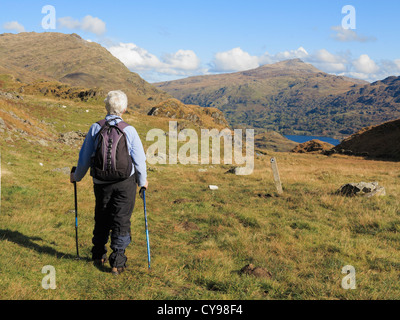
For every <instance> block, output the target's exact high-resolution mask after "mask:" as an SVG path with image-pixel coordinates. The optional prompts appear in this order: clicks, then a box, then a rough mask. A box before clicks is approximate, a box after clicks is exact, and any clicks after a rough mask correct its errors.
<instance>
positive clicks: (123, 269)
mask: <svg viewBox="0 0 400 320" xmlns="http://www.w3.org/2000/svg"><path fill="white" fill-rule="evenodd" d="M124 271H125V267H119V268H116V267H113V268H112V269H111V273H112V275H113V276H117V275H119V274H121V273H122V272H124Z"/></svg>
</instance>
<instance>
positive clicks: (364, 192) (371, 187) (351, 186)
mask: <svg viewBox="0 0 400 320" xmlns="http://www.w3.org/2000/svg"><path fill="white" fill-rule="evenodd" d="M336 193H337V194H341V195H344V196H349V197H353V196H359V195H361V196H365V197H368V198H370V197H373V196H385V195H386V190H385V188H384V187H383V186H380V185H379V184H378V182H358V183H347V184H344V185H342V186H341V187H340V188H339V190H337V191H336Z"/></svg>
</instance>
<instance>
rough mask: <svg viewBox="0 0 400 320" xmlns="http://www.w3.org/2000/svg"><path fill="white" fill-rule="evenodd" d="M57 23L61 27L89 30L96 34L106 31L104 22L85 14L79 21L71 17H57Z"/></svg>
mask: <svg viewBox="0 0 400 320" xmlns="http://www.w3.org/2000/svg"><path fill="white" fill-rule="evenodd" d="M58 23H59V24H60V26H61V27H62V28H67V29H78V30H82V31H86V32H91V33H94V34H96V35H102V34H104V33H105V32H106V24H105V22H104V21H102V20H101V19H99V18H96V17H92V16H90V15H87V16H86V17H84V18H83V19H82V20H81V21H79V20H76V19H74V18H72V17H62V18H59V19H58Z"/></svg>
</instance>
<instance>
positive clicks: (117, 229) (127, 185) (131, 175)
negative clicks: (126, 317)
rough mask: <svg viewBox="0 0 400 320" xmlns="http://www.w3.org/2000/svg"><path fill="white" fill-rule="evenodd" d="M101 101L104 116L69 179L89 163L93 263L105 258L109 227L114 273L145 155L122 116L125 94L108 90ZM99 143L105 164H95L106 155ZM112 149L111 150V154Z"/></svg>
mask: <svg viewBox="0 0 400 320" xmlns="http://www.w3.org/2000/svg"><path fill="white" fill-rule="evenodd" d="M104 102H105V107H106V110H107V116H106V117H105V119H103V120H101V121H99V122H96V123H94V124H93V125H92V126H91V127H90V129H89V132H88V134H87V135H86V138H85V141H84V142H83V145H82V148H81V150H80V153H79V160H78V165H77V167H76V170H75V172H73V173H71V176H70V181H71V183H73V182H79V181H81V180H82V178H83V177H84V176H85V174H86V172H87V171H88V169H89V167H90V175H91V176H92V177H93V183H94V194H95V198H96V206H95V217H94V219H95V225H94V230H93V238H92V242H93V248H92V259H93V260H94V262H95V264H97V265H100V266H102V265H104V263H105V262H106V261H107V249H106V247H105V245H106V244H107V242H108V239H109V236H110V231H111V245H110V248H111V249H112V251H113V252H112V253H111V254H110V256H109V262H110V266H111V268H112V269H111V271H112V273H113V274H116V275H117V274H119V273H121V272H123V271H124V269H125V268H126V261H127V257H126V255H125V249H126V248H127V246H128V245H129V243H130V242H131V230H130V227H131V221H130V220H131V215H132V211H133V208H134V205H135V198H136V184H137V185H138V186H139V188H141V189H142V188H144V189H147V187H148V181H147V172H146V156H145V152H144V149H143V145H142V142H141V140H140V138H139V135H138V134H137V132H136V129H135V128H134V127H132V126H130V125H128V124H127V123H125V122H124V121H123V120H122V118H121V116H122V115H123V114H124V113H125V111H126V110H127V106H128V98H127V96H126V95H125V93H123V92H122V91H119V90H117V91H110V92H109V93H108V95H107V97H106V99H105V100H104ZM115 125H117V126H118V127H119V130H122V131H123V133H125V136H126V143H122V144H121V141H122V140H121V139H119V137H121V134H122V131H119V130H117V129H114V127H113V126H115ZM110 128H113V130H114V131H112V132H116V133H114V136H113V137H118V139H114V142H115V140H119V141H120V142H118V143H119V145H118V147H119V149H120V150H119V151H118V152H119V153H118V154H117V155H115V152H117V151H115V150H112V148H114V149H116V150H118V148H116V147H115V146H113V138H111V135H110V136H109V137H108V138H107V139H108V141H104V139H105V138H104V137H105V134H107V133H108V134H110V132H111V130H110ZM102 129H103V130H102ZM122 137H123V135H122ZM99 139H102V140H101V141H102V143H101V144H99V143H98V141H99ZM122 142H123V141H122ZM101 147H103V148H105V149H106V151H107V159H100V163H101V165H103V163H104V165H103V167H100V168H98V167H99V165H98V161H99V159H98V157H100V158H101V157H102V156H103V154H104V155H105V152H104V153H102V152H96V150H99V149H98V148H101ZM123 147H125V152H126V155H125V158H123V156H122V155H120V153H121V152H123V149H124V148H123ZM126 147H127V148H126ZM107 148H108V149H107ZM126 149H127V150H126ZM121 150H122V151H121ZM128 152H129V155H128ZM111 153H113V154H112V156H111ZM118 157H119V159H118ZM124 159H125V161H124ZM126 159H128V160H126ZM117 160H118V161H117ZM96 161H97V162H96ZM111 161H113V162H118V165H116V164H115V163H111ZM114 165H115V168H116V169H115V171H118V172H115V171H111V166H113V169H112V170H114ZM118 166H119V167H118ZM121 166H122V167H124V168H125V169H124V170H125V171H124V170H121V169H120V167H121ZM103 170H104V171H103ZM107 170H108V171H107ZM110 172H111V173H110ZM115 175H117V177H115Z"/></svg>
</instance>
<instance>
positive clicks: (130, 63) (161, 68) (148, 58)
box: [108, 43, 205, 81]
mask: <svg viewBox="0 0 400 320" xmlns="http://www.w3.org/2000/svg"><path fill="white" fill-rule="evenodd" d="M108 50H109V51H110V52H111V54H113V55H114V56H115V57H116V58H118V59H119V60H120V61H121V62H122V63H124V64H125V65H126V66H127V68H128V69H130V70H131V71H134V72H140V74H141V76H143V77H145V78H146V79H147V80H148V81H159V80H160V79H161V78H165V76H172V75H174V76H191V75H195V74H203V73H205V70H200V59H199V58H198V57H197V55H196V53H195V52H194V51H192V50H182V49H181V50H178V51H177V52H175V53H167V54H164V55H163V56H162V57H161V58H158V57H157V56H156V55H154V54H152V53H150V52H148V51H147V50H146V49H143V48H141V47H139V46H137V45H136V44H134V43H119V44H118V45H112V46H110V47H108Z"/></svg>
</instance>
